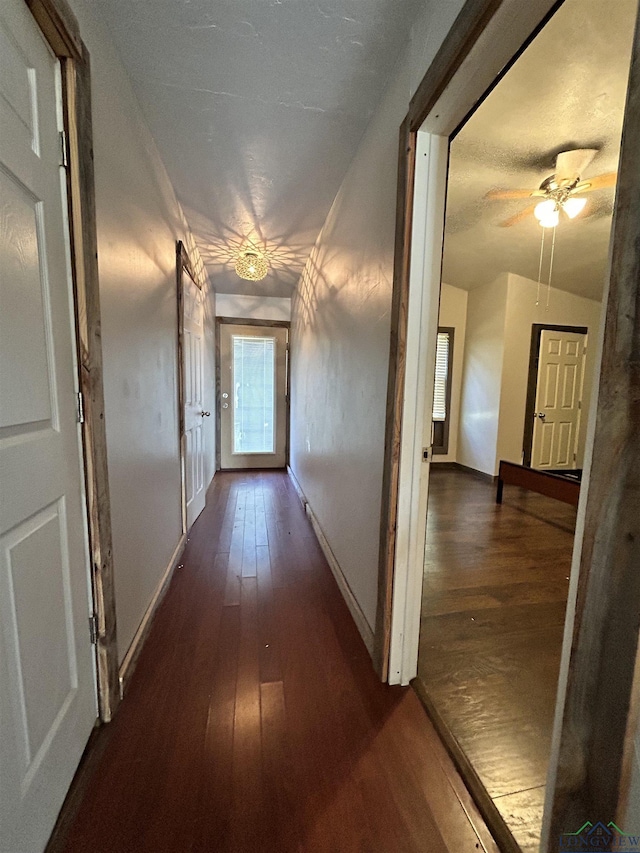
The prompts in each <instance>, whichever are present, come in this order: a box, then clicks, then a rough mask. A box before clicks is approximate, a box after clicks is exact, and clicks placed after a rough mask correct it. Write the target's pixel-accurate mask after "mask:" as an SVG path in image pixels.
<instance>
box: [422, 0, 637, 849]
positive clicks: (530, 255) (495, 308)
mask: <svg viewBox="0 0 640 853" xmlns="http://www.w3.org/2000/svg"><path fill="white" fill-rule="evenodd" d="M634 15H635V6H634V4H632V3H629V4H627V5H626V6H625V4H624V3H623V4H620V5H618V6H616V7H615V10H612V9H611V7H610V4H608V3H604V2H600V0H594V2H588V3H587V4H585V3H584V2H583V0H566V2H565V3H564V4H563V5H562V7H561V8H560V9H559V10H558V11H557V12H556V13H555V15H554V16H553V17H552V18H551V20H550V21H549V22H548V23H547V25H546V26H545V27H544V28H543V29H542V31H541V32H540V33H539V34H538V35H537V37H536V38H535V40H534V41H533V42H532V43H531V44H530V45H529V46H528V47H527V49H526V50H525V51H524V52H523V53H522V55H521V56H520V57H519V58H518V59H517V61H516V62H515V63H514V65H513V66H512V67H511V68H510V70H509V71H508V72H507V73H506V74H505V75H504V77H502V79H501V80H500V81H499V82H498V84H497V85H496V86H495V88H493V90H492V91H491V92H490V94H489V95H488V96H487V97H486V99H484V100H483V101H482V103H481V104H480V105H479V106H478V108H477V109H476V110H475V111H474V113H473V114H472V115H471V116H470V117H469V118H468V120H467V121H466V122H465V123H464V125H463V126H462V127H461V128H460V130H459V131H458V132H457V134H456V135H455V137H454V138H453V139H452V141H451V143H450V149H449V170H448V176H447V206H446V216H445V228H444V250H443V267H442V281H443V282H445V283H446V287H444V288H442V289H441V293H440V309H439V325H440V326H442V325H444V324H445V323H446V324H448V325H451V326H453V327H454V329H455V331H456V339H457V343H458V346H461V347H462V348H463V350H464V354H463V363H462V366H461V370H459V372H458V373H457V375H455V376H452V386H453V385H454V384H455V389H456V397H457V399H456V409H455V411H453V412H452V413H451V414H452V420H455V421H456V422H457V432H458V435H457V443H456V447H455V454H452V455H450V456H449V463H448V465H445V466H444V467H441V463H439V461H438V460H439V457H438V456H437V455H435V452H434V456H433V459H432V463H431V471H430V483H429V499H428V507H427V532H426V550H425V561H424V580H423V600H422V611H421V617H420V647H419V653H418V671H417V680H418V685H419V691H420V693H421V694H422V695H423V696H424V697H425V699H426V701H427V703H428V705H429V707H430V709H431V713H432V715H433V717H434V720H436V721H437V723H438V725H439V728H440V730H441V732H442V733H443V735H444V737H445V738H446V740H447V742H448V743H449V746H450V748H451V750H452V751H453V752H458V753H459V760H460V762H461V763H462V762H467V763H468V765H469V770H470V771H472V772H473V774H474V783H475V785H476V795H477V796H478V798H479V799H480V800H484V802H485V808H486V811H487V813H488V814H489V813H490V814H492V815H493V824H494V826H496V825H498V824H499V825H500V829H499V835H500V836H501V837H503V838H504V839H508V838H509V835H511V836H512V837H513V839H514V840H515V843H516V845H517V847H519V848H520V849H521V850H522V851H523V853H534V851H537V850H538V848H539V844H540V837H541V826H542V812H543V807H544V799H545V786H546V777H547V772H548V765H549V758H550V754H551V738H552V731H553V719H554V711H555V701H556V689H557V682H558V676H559V671H560V658H561V652H562V640H563V631H564V623H565V612H566V607H567V598H568V592H569V577H570V569H571V559H572V553H573V542H574V530H575V523H576V508H575V504H577V500H576V501H575V503H574V504H567V503H566V502H565V501H564V500H558V499H557V497H551V496H549V494H541V493H540V489H539V488H537V487H536V482H535V481H534V480H531V481H528V480H526V479H524V478H522V479H520V480H519V481H518V484H517V485H516V484H514V481H513V480H512V479H509V478H508V476H506V474H505V472H504V469H503V472H502V473H503V479H505V481H506V485H504V488H503V495H502V496H501V503H497V502H496V493H495V478H496V476H497V475H498V474H499V473H500V465H501V463H510V466H513V467H514V468H516V470H517V468H518V467H519V466H523V467H529V468H532V469H535V470H538V471H544V472H549V473H554V474H556V475H561V476H562V477H566V476H569V475H570V476H571V477H578V472H579V471H581V470H582V468H583V458H584V452H585V443H586V432H587V421H588V418H587V417H586V413H587V411H588V407H589V399H590V391H591V388H592V386H593V383H594V366H595V358H594V357H593V354H592V349H593V348H589V347H587V336H592V337H593V339H596V337H597V331H598V329H599V326H600V316H601V299H602V293H603V289H604V280H605V269H606V263H607V258H608V250H609V237H610V229H611V219H612V210H613V203H614V183H615V174H616V173H617V167H618V158H619V148H620V137H621V131H622V122H623V114H624V104H625V95H626V86H627V79H628V71H629V57H630V50H631V33H632V25H633V20H634ZM578 35H579V36H580V38H579V42H580V47H579V48H578V47H577V41H578V38H577V37H578ZM561 45H562V46H563V49H562V50H560V46H561ZM579 57H582V64H581V73H580V77H579V79H578V77H577V74H576V65H577V63H578V61H579ZM603 69H606V80H607V82H606V84H604V82H603V79H602V77H603ZM560 81H562V82H560ZM559 87H562V88H563V89H564V90H565V91H566V90H567V89H569V90H570V91H571V98H570V99H568V98H565V99H564V100H561V99H562V95H561V93H560V91H559ZM603 94H605V95H606V102H607V106H606V109H603V108H602V96H603ZM558 103H562V104H563V106H562V117H561V118H560V117H559V116H557V115H556V116H554V118H553V120H551V121H549V120H548V116H549V114H550V111H551V105H552V104H558ZM596 116H597V119H596ZM499 117H500V120H499V121H498V118H499ZM596 140H597V141H596ZM578 170H580V171H578ZM551 176H554V177H551ZM556 181H557V182H559V183H563V185H566V186H573V185H575V186H576V187H578V186H581V187H582V189H581V190H579V191H578V192H577V193H576V194H575V195H572V198H575V199H580V201H581V202H582V201H583V202H584V205H583V208H582V210H581V211H580V213H579V215H576V216H575V217H574V218H569V217H568V216H567V215H565V213H564V211H563V210H562V209H560V211H559V215H558V219H559V221H558V223H557V225H554V226H550V227H549V228H547V227H546V225H545V224H544V223H542V224H541V223H540V222H539V220H538V218H537V214H538V207H537V206H538V205H539V204H544V203H546V202H547V199H546V197H545V196H544V195H536V194H535V193H544V190H543V189H542V190H541V189H539V188H540V187H544V186H545V185H547V186H548V185H550V184H551V185H555V182H556ZM545 182H549V183H547V184H545ZM532 194H533V195H532ZM554 204H555V203H552V207H553V205H554ZM560 217H562V219H560ZM552 245H553V257H552V256H551V252H550V248H551V246H552ZM531 341H533V343H530V342H531ZM532 353H533V356H534V357H533V359H532V358H531V354H532ZM436 373H437V364H436ZM527 398H529V399H527ZM527 402H529V403H530V405H531V411H530V412H527ZM583 403H586V411H584V415H585V416H584V417H583V408H582V406H583ZM534 415H535V417H534ZM528 416H529V417H528ZM435 426H436V422H434V430H435ZM523 437H524V440H525V442H527V443H526V444H525V446H524V448H523ZM452 450H453V447H452ZM452 466H453V469H452ZM507 470H509V471H510V470H511V468H509V469H507ZM525 474H526V472H525ZM527 486H528V488H527ZM507 843H510V839H509V841H507Z"/></svg>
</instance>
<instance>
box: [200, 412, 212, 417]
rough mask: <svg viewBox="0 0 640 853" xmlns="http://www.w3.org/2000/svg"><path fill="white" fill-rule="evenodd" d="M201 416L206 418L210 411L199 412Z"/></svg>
mask: <svg viewBox="0 0 640 853" xmlns="http://www.w3.org/2000/svg"><path fill="white" fill-rule="evenodd" d="M200 414H201V415H202V417H203V418H208V417H209V415H210V414H211V412H200Z"/></svg>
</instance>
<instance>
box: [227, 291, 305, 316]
mask: <svg viewBox="0 0 640 853" xmlns="http://www.w3.org/2000/svg"><path fill="white" fill-rule="evenodd" d="M216 316H217V317H241V318H242V319H245V320H290V319H291V299H289V298H287V297H278V296H240V295H238V294H235V293H216Z"/></svg>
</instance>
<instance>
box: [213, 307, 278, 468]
mask: <svg viewBox="0 0 640 853" xmlns="http://www.w3.org/2000/svg"><path fill="white" fill-rule="evenodd" d="M288 335H289V330H288V329H286V328H284V327H275V326H273V327H272V326H234V325H231V324H226V323H223V324H221V325H220V462H221V467H222V469H223V470H224V469H229V468H284V467H285V465H286V464H287V453H286V445H287V341H288Z"/></svg>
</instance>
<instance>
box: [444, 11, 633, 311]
mask: <svg viewBox="0 0 640 853" xmlns="http://www.w3.org/2000/svg"><path fill="white" fill-rule="evenodd" d="M635 10H636V1H635V0H615V2H610V0H566V2H565V4H564V5H563V6H562V7H561V8H560V10H559V11H558V12H557V14H556V15H555V16H554V17H553V18H552V20H551V21H550V22H549V24H548V25H547V26H546V27H545V28H544V30H543V31H542V32H541V33H540V34H539V36H538V37H537V38H536V39H535V40H534V41H533V42H532V44H531V45H530V46H529V47H528V48H527V50H526V51H525V52H524V53H523V54H522V56H521V57H520V58H519V59H518V60H517V62H516V63H515V64H514V66H513V67H512V68H511V69H510V70H509V72H508V73H507V74H506V75H505V77H504V78H503V79H502V80H501V81H500V82H499V83H498V85H497V86H496V88H495V89H494V90H493V91H492V92H491V94H490V95H489V96H488V97H487V98H486V100H485V101H484V102H483V103H482V104H481V105H480V107H479V108H478V110H477V111H476V112H475V113H474V114H473V116H472V117H471V118H470V120H469V121H468V122H467V124H466V125H465V126H464V127H463V129H462V130H461V131H460V133H459V134H458V136H457V137H456V138H455V140H454V141H453V143H452V145H451V159H450V172H449V189H448V196H447V218H446V229H445V253H444V269H443V279H444V281H446V282H448V283H450V284H453V285H456V286H458V287H462V288H465V289H467V290H469V289H471V288H474V287H477V286H479V285H481V284H483V283H485V282H488V281H492V280H493V279H494V278H496V276H498V275H499V274H500V273H501V272H505V271H509V272H514V273H517V274H519V275H523V276H526V277H527V278H531V279H534V280H537V278H538V269H539V259H540V244H541V232H542V228H541V227H540V226H539V225H538V223H537V221H536V219H535V218H534V217H533V215H531V216H529V217H528V218H527V219H525V220H524V221H522V222H520V223H519V224H517V225H514V226H513V227H510V228H501V227H500V225H499V223H500V222H502V221H504V220H506V219H508V218H509V217H511V216H512V215H514V214H516V213H518V211H520V210H522V209H523V208H525V207H526V206H527V205H528V204H529V203H530V202H529V201H528V200H527V199H523V200H516V201H496V200H488V199H486V198H485V195H486V193H487V192H488V191H489V190H492V189H497V188H520V187H525V188H529V187H530V188H531V189H532V190H533V189H537V188H538V186H539V185H540V183H541V182H542V180H543V179H544V178H546V177H547V176H548V175H550V174H552V173H553V171H554V163H555V155H556V154H557V153H558V152H560V151H563V150H567V149H571V148H597V149H598V154H597V155H596V157H595V159H594V160H593V162H592V163H591V164H590V166H589V167H588V168H587V169H586V170H585V174H584V177H585V178H588V177H590V176H595V175H598V174H601V173H602V172H608V171H615V169H616V167H617V161H618V154H619V145H620V133H621V129H622V117H623V110H624V100H625V94H626V87H627V76H628V71H629V57H630V51H631V41H632V37H633V25H634V20H635ZM588 198H589V201H588V204H587V207H586V208H585V210H584V212H583V213H582V214H581V215H580V216H579V217H577V218H576V219H574V220H572V221H570V220H566V219H564V220H563V221H561V223H560V225H559V226H558V228H557V229H556V231H557V233H556V245H555V255H554V263H553V276H552V284H553V286H555V287H558V288H560V289H563V290H567V291H570V292H573V293H577V294H579V295H582V296H588V297H590V298H592V299H600V298H601V295H602V288H603V283H604V277H605V271H606V262H607V252H608V243H609V233H610V228H611V214H612V209H613V198H614V189H613V188H610V189H602V190H598V191H596V192H593V193H591V194H590V195H588ZM547 236H549V237H551V234H550V233H548V234H547ZM550 245H551V240H548V241H547V248H546V255H545V257H546V260H545V264H544V268H543V281H546V280H547V279H546V276H547V275H548V270H549V249H550Z"/></svg>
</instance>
